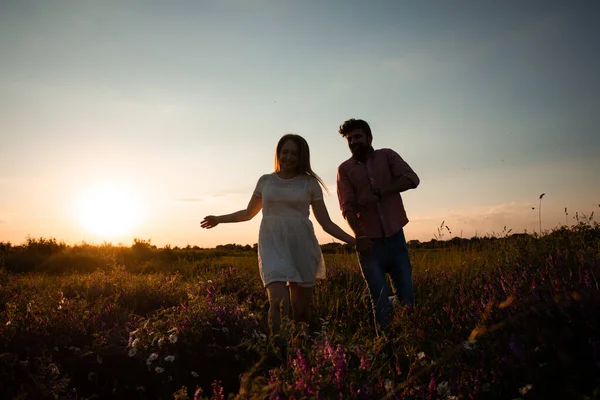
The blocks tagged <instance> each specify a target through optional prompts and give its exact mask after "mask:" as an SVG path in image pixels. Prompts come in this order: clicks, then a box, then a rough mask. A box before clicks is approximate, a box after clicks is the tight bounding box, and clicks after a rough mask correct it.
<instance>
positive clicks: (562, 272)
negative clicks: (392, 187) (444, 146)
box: [0, 221, 600, 399]
mask: <svg viewBox="0 0 600 400" xmlns="http://www.w3.org/2000/svg"><path fill="white" fill-rule="evenodd" d="M329 250H331V249H330V248H329ZM336 252H337V253H336ZM411 252H412V253H411V254H412V260H413V264H414V284H415V290H416V306H415V307H414V308H410V307H406V306H403V305H397V306H396V308H395V310H394V312H395V313H394V320H393V325H392V332H393V334H392V335H391V338H390V339H389V340H384V339H383V338H377V337H376V336H375V334H374V332H375V331H374V328H373V325H372V324H373V323H372V321H371V315H370V308H369V307H370V305H369V302H368V297H367V294H366V292H365V284H364V282H363V279H362V277H361V275H360V272H359V269H358V265H357V261H356V257H355V255H354V254H352V253H351V252H348V251H347V249H345V248H343V247H341V246H340V247H338V248H335V251H328V252H327V253H326V254H325V256H326V262H327V268H328V279H327V280H324V281H322V282H319V284H318V286H317V288H316V292H315V301H314V304H313V316H312V321H311V325H310V326H309V327H305V326H296V325H294V324H293V323H286V324H285V325H284V329H283V332H282V334H281V337H280V338H275V340H274V339H273V338H271V337H269V335H267V333H268V329H267V323H266V316H267V308H268V305H267V298H266V294H265V290H264V288H263V287H262V284H261V282H260V280H259V277H258V272H257V263H256V254H255V252H254V250H253V249H252V248H249V246H248V248H236V247H235V246H233V247H232V248H226V247H223V248H220V249H198V248H190V247H188V248H171V247H165V248H156V247H155V246H152V245H151V243H150V242H149V241H144V240H136V241H135V243H134V244H133V245H132V246H131V247H122V246H113V245H110V244H104V245H98V246H90V245H86V244H81V245H75V246H66V245H64V244H62V243H57V242H56V241H55V240H54V239H44V238H40V239H32V238H29V239H28V241H27V243H26V244H24V245H22V246H13V245H10V244H9V243H0V267H1V268H2V269H1V270H0V387H2V392H3V394H4V396H5V397H4V398H7V399H13V398H14V399H45V398H48V399H92V398H99V399H105V398H127V399H172V398H176V399H191V398H197V399H225V398H237V399H248V398H259V399H300V398H322V399H332V398H364V399H375V398H390V399H391V398H406V399H515V398H523V399H534V398H538V399H548V398H564V399H567V398H568V399H594V398H600V288H599V279H600V262H599V260H600V226H599V225H598V224H597V223H592V222H590V221H588V222H585V223H579V224H578V225H575V226H572V227H568V228H567V227H561V228H557V229H555V230H553V231H552V232H547V233H546V234H544V235H542V236H536V235H533V236H532V235H513V236H506V237H497V238H482V239H471V240H465V241H458V242H457V241H455V242H451V241H447V242H443V241H440V242H438V243H437V245H435V246H430V247H429V248H426V247H420V248H412V249H411Z"/></svg>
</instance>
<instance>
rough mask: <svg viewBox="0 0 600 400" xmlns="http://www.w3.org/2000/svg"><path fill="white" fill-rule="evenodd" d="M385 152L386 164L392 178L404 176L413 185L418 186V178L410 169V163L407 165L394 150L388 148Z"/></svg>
mask: <svg viewBox="0 0 600 400" xmlns="http://www.w3.org/2000/svg"><path fill="white" fill-rule="evenodd" d="M387 153H388V157H387V159H388V164H389V166H390V170H391V171H392V175H393V176H394V178H401V177H403V176H405V177H407V178H408V179H410V180H411V181H412V182H413V183H414V184H415V187H417V186H419V183H420V179H419V177H418V176H417V174H416V173H415V171H413V170H412V168H411V167H410V165H408V163H407V162H406V161H404V160H403V159H402V157H400V155H399V154H398V153H396V152H395V151H394V150H390V149H388V152H387Z"/></svg>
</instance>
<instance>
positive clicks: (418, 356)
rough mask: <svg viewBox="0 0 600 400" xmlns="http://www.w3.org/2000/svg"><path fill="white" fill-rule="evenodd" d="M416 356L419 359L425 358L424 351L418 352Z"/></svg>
mask: <svg viewBox="0 0 600 400" xmlns="http://www.w3.org/2000/svg"><path fill="white" fill-rule="evenodd" d="M417 358H418V359H419V360H422V359H424V358H425V353H424V352H420V353H418V354H417Z"/></svg>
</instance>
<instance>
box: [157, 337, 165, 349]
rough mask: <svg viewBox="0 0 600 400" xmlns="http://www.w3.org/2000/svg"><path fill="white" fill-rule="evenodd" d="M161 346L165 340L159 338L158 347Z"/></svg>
mask: <svg viewBox="0 0 600 400" xmlns="http://www.w3.org/2000/svg"><path fill="white" fill-rule="evenodd" d="M163 344H165V338H162V337H161V338H160V339H158V347H162V346H163Z"/></svg>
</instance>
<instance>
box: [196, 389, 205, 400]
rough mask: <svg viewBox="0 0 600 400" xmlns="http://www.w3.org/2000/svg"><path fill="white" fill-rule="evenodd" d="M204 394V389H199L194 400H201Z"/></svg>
mask: <svg viewBox="0 0 600 400" xmlns="http://www.w3.org/2000/svg"><path fill="white" fill-rule="evenodd" d="M202 392H203V390H202V388H198V389H197V390H196V393H194V400H200V399H201V398H202V397H201V396H202Z"/></svg>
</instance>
